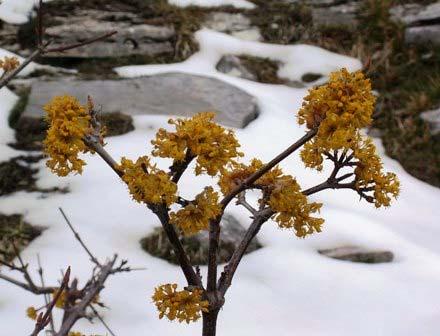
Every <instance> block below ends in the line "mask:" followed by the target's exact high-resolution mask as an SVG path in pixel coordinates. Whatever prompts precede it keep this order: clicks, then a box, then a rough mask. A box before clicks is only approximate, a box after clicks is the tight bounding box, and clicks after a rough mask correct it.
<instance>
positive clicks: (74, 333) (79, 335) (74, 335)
mask: <svg viewBox="0 0 440 336" xmlns="http://www.w3.org/2000/svg"><path fill="white" fill-rule="evenodd" d="M68 336H84V334H83V333H81V332H79V331H70V332H69V334H68Z"/></svg>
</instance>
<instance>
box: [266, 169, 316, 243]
mask: <svg viewBox="0 0 440 336" xmlns="http://www.w3.org/2000/svg"><path fill="white" fill-rule="evenodd" d="M272 188H273V189H272V190H271V192H270V196H269V201H268V204H269V206H270V207H271V209H272V210H273V211H274V212H276V214H275V215H274V216H273V219H274V220H275V221H276V222H277V223H278V225H279V227H280V228H292V229H294V231H295V234H296V235H297V236H298V237H305V236H306V235H308V234H312V233H314V232H321V226H322V224H323V223H324V220H323V219H322V218H316V217H312V216H311V214H313V213H315V212H319V210H320V209H321V206H322V204H320V203H308V202H307V197H306V196H305V195H304V194H303V193H302V192H301V189H300V186H299V184H298V183H297V182H296V180H295V179H294V178H293V177H291V176H289V175H284V176H282V177H280V178H279V179H278V180H277V181H276V182H275V184H274V185H273V187H272Z"/></svg>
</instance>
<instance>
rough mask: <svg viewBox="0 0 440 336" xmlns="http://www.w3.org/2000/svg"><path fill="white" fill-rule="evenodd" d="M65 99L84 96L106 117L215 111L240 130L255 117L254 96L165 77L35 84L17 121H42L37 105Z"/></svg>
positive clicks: (207, 81) (184, 77) (212, 82)
mask: <svg viewBox="0 0 440 336" xmlns="http://www.w3.org/2000/svg"><path fill="white" fill-rule="evenodd" d="M64 94H69V95H72V96H75V97H78V99H80V101H81V102H82V103H85V102H86V99H87V96H88V95H90V96H91V97H92V98H93V100H94V101H95V104H96V105H97V106H102V110H103V111H105V112H107V113H110V112H121V113H123V114H125V115H130V116H135V115H144V114H160V115H177V116H191V115H193V114H195V113H197V112H202V111H213V112H217V117H216V120H217V121H218V122H220V123H222V124H223V125H226V126H230V127H236V128H243V127H245V126H246V125H247V124H248V123H249V122H251V121H252V120H254V119H255V118H256V117H257V116H258V108H257V104H256V100H255V98H254V97H252V96H251V95H249V94H248V93H246V92H244V91H242V90H241V89H239V88H237V87H235V86H232V85H230V84H227V83H225V82H223V81H220V80H218V79H214V78H210V77H202V76H195V75H191V74H184V73H165V74H158V75H154V76H148V77H140V78H134V79H121V80H90V81H87V80H65V79H58V80H54V81H35V82H34V83H33V84H32V86H31V93H30V95H29V100H28V105H27V106H26V108H25V110H24V113H23V114H22V116H21V118H22V119H23V118H36V119H41V118H42V117H43V115H44V114H43V106H44V105H45V104H46V103H47V102H49V101H50V100H51V99H52V98H53V97H54V96H57V95H64Z"/></svg>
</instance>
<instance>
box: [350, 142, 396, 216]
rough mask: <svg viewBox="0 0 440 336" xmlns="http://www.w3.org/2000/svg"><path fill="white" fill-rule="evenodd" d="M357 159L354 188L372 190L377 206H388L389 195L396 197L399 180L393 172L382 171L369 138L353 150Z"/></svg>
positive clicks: (380, 163)
mask: <svg viewBox="0 0 440 336" xmlns="http://www.w3.org/2000/svg"><path fill="white" fill-rule="evenodd" d="M353 153H354V157H355V158H356V159H357V160H358V162H357V167H356V169H355V170H354V173H355V176H356V178H355V181H356V188H357V189H359V190H365V189H367V190H372V191H373V197H374V204H375V206H376V207H377V208H379V207H381V206H385V207H387V206H389V205H390V204H391V197H393V198H397V196H398V195H399V191H400V182H399V180H398V179H397V176H396V174H394V173H384V172H383V165H382V162H381V160H380V158H379V156H378V155H377V154H376V147H375V146H374V144H373V141H372V140H371V139H370V138H367V139H364V140H363V141H362V142H360V143H359V144H358V146H357V147H356V148H355V149H354V151H353Z"/></svg>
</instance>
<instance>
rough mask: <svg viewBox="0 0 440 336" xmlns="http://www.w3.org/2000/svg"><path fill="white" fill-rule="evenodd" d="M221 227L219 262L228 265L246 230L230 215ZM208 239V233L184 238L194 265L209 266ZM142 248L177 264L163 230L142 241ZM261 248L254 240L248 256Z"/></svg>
mask: <svg viewBox="0 0 440 336" xmlns="http://www.w3.org/2000/svg"><path fill="white" fill-rule="evenodd" d="M221 226H222V230H221V234H220V244H219V254H218V260H219V262H220V263H226V262H227V261H229V259H230V258H231V256H232V254H233V252H234V251H235V249H236V248H237V247H238V245H239V244H240V241H241V239H242V237H243V235H244V234H245V232H246V230H245V228H244V227H243V226H242V225H241V224H240V223H239V222H238V221H237V220H236V219H235V218H234V217H233V216H231V215H228V214H226V215H225V216H224V217H223V219H222V222H221ZM208 238H209V234H208V231H202V232H200V233H198V234H196V235H192V236H187V237H183V238H182V239H181V241H182V244H183V247H184V249H185V251H186V252H187V254H188V256H189V258H190V260H191V262H192V263H193V264H194V265H207V263H208V260H207V257H208V248H209V239H208ZM141 246H142V248H143V249H144V250H145V251H146V252H148V253H150V254H151V255H153V256H156V257H158V258H162V259H165V260H167V261H169V262H171V263H173V264H177V258H176V256H175V254H174V251H173V248H172V246H171V244H170V243H169V241H168V239H167V237H166V235H165V233H164V231H163V229H162V228H156V229H155V230H154V231H153V232H152V233H151V234H150V235H148V236H147V237H145V238H143V239H142V240H141ZM261 247H262V246H261V244H260V243H259V242H258V240H257V239H256V238H254V239H253V240H252V242H251V243H250V245H249V247H248V249H247V250H246V254H247V253H251V252H253V251H255V250H257V249H259V248H261Z"/></svg>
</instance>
